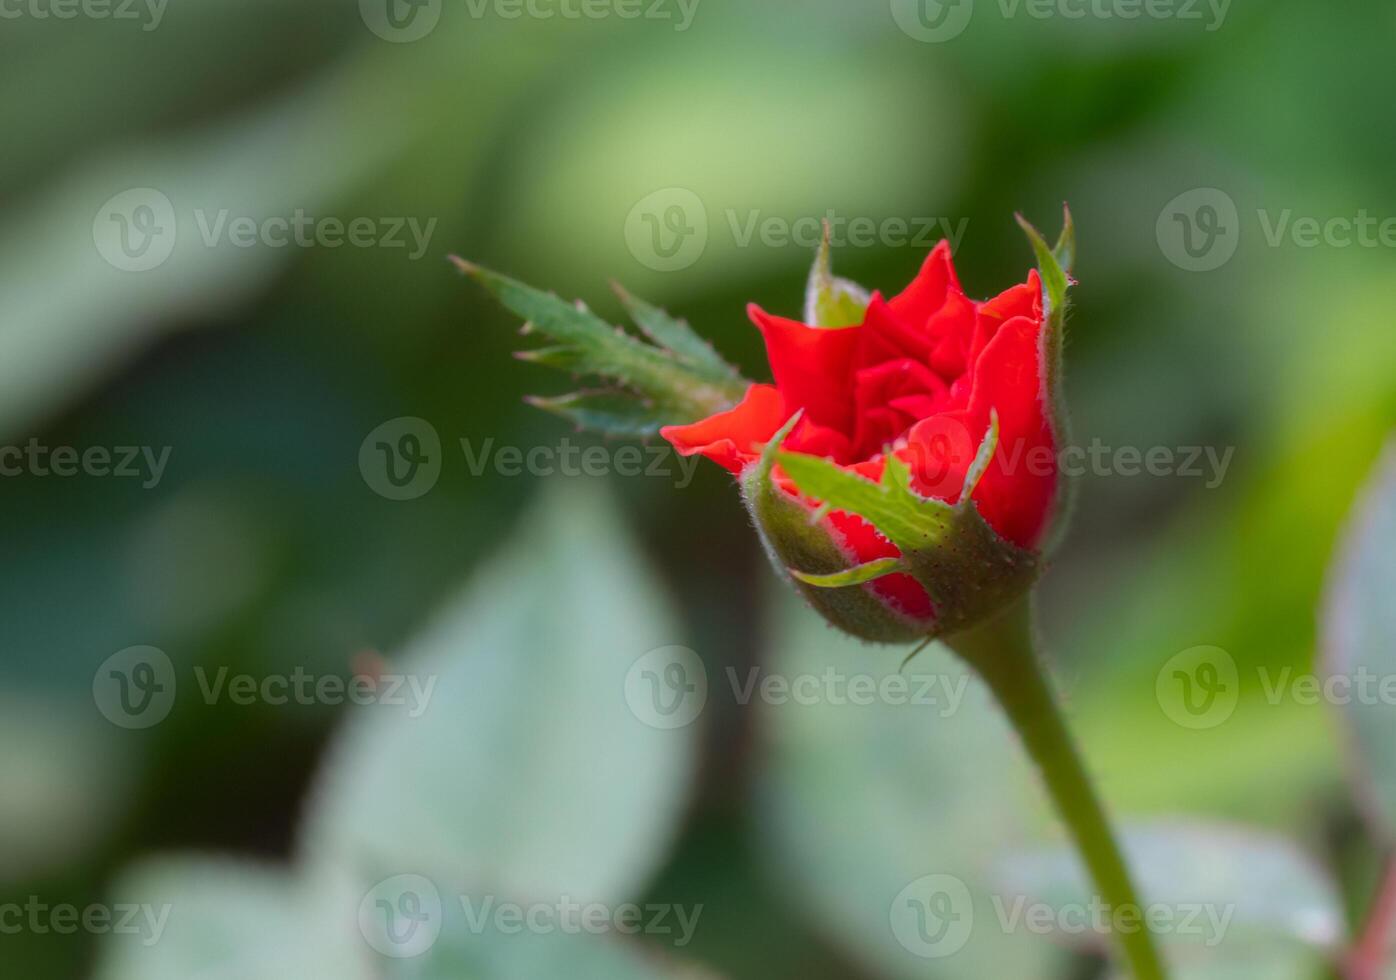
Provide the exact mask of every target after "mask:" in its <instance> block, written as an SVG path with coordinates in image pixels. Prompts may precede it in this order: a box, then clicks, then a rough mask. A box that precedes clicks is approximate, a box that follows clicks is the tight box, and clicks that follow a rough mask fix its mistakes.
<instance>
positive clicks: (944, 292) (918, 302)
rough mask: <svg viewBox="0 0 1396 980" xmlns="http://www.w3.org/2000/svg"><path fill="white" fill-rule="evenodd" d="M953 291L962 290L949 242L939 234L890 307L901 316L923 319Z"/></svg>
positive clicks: (929, 315)
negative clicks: (937, 240)
mask: <svg viewBox="0 0 1396 980" xmlns="http://www.w3.org/2000/svg"><path fill="white" fill-rule="evenodd" d="M952 293H959V294H961V295H963V294H964V290H962V289H961V288H960V280H959V277H958V276H956V275H955V263H954V261H953V260H952V259H951V256H950V242H949V241H948V240H946V239H944V238H942V239H941V240H940V241H939V242H937V243H936V247H935V248H933V249H931V254H930V255H928V256H926V261H925V262H923V263H921V271H920V272H918V273H916V278H915V279H913V280H912V281H911V285H909V286H907V287H906V288H905V289H903V290H902V291H901V292H900V293H898V294H897V295H896V296H895V297H894V298H893V299H892V301H891V304H890V305H891V307H892V309H893V311H894V312H896V313H897V314H898V315H899V316H900V317H902V318H903V319H904V320H906V321H908V322H911V323H925V322H926V321H927V320H928V319H930V318H931V316H932V315H933V314H935V313H936V312H937V311H939V310H940V308H941V306H943V305H944V304H945V300H946V297H947V296H949V295H951V294H952Z"/></svg>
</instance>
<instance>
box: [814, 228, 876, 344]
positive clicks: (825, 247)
mask: <svg viewBox="0 0 1396 980" xmlns="http://www.w3.org/2000/svg"><path fill="white" fill-rule="evenodd" d="M871 301H872V296H871V294H869V292H868V291H867V290H866V289H864V288H863V287H862V286H860V285H858V284H857V283H856V282H853V281H852V280H849V279H840V278H839V277H838V276H835V275H834V270H833V261H832V259H831V258H830V256H829V222H828V221H825V222H824V234H823V236H822V237H821V238H820V240H819V248H818V250H817V251H816V252H815V253H814V265H813V266H812V267H811V268H810V271H809V282H808V284H807V285H806V287H805V322H806V323H808V324H809V325H810V326H812V327H830V328H837V327H853V326H857V325H858V324H860V323H862V322H863V315H864V313H866V312H867V309H868V303H869V302H871Z"/></svg>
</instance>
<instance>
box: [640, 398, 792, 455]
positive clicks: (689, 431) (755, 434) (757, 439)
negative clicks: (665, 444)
mask: <svg viewBox="0 0 1396 980" xmlns="http://www.w3.org/2000/svg"><path fill="white" fill-rule="evenodd" d="M789 415H790V413H789V412H788V411H786V406H785V399H784V398H783V397H781V394H780V392H779V391H777V390H776V388H775V387H774V386H773V385H761V384H754V385H752V386H751V387H750V388H748V389H747V390H746V394H745V395H744V396H743V397H742V400H741V401H740V402H738V403H737V404H736V405H735V406H733V407H732V408H729V409H728V410H727V411H725V412H718V413H717V414H716V415H710V416H709V417H707V418H705V419H702V420H700V421H697V422H693V423H691V424H689V425H666V426H664V427H663V428H662V429H660V430H659V434H660V435H661V436H663V437H664V438H665V439H667V440H668V441H669V444H670V445H672V446H673V447H674V449H675V450H677V451H678V453H679V454H680V455H682V456H692V455H693V454H694V453H702V454H703V455H704V456H706V457H707V458H708V459H710V460H712V461H713V462H714V463H717V464H718V465H719V466H723V467H726V468H727V469H729V470H731V471H732V472H733V473H740V472H741V471H742V469H743V468H744V467H745V466H746V465H747V464H748V463H750V462H752V461H753V460H755V459H757V458H758V457H759V456H760V455H761V448H762V447H763V446H764V445H765V444H766V443H767V442H769V441H770V440H771V437H772V436H774V435H775V434H776V432H778V431H779V430H780V427H781V426H782V425H784V424H785V420H786V419H787V418H789Z"/></svg>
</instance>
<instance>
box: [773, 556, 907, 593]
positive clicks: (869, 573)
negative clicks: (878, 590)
mask: <svg viewBox="0 0 1396 980" xmlns="http://www.w3.org/2000/svg"><path fill="white" fill-rule="evenodd" d="M906 570H907V567H906V563H905V562H903V561H902V560H901V559H900V558H878V559H876V560H875V561H869V562H864V563H863V564H861V565H855V566H854V567H852V568H850V569H848V570H847V571H844V572H833V573H831V574H829V575H811V574H810V573H808V572H801V571H798V570H796V569H794V568H792V569H790V574H791V575H793V576H795V577H796V578H797V579H799V580H800V581H801V582H804V583H805V584H806V585H817V586H819V587H820V588H821V589H838V588H842V587H843V586H845V585H862V584H864V583H865V582H871V581H873V580H874V579H879V578H882V576H884V575H891V574H892V573H893V572H905V571H906Z"/></svg>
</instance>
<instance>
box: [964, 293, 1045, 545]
mask: <svg viewBox="0 0 1396 980" xmlns="http://www.w3.org/2000/svg"><path fill="white" fill-rule="evenodd" d="M1041 332H1042V322H1041V320H1038V319H1033V318H1031V317H1026V316H1020V317H1014V318H1013V319H1012V320H1009V321H1008V322H1006V323H1004V324H1003V325H1002V326H1001V327H999V329H998V330H997V332H996V333H995V334H994V337H993V339H992V340H990V341H989V342H988V344H987V345H986V346H985V348H984V352H983V353H982V354H981V355H980V356H979V360H978V361H977V362H976V363H975V365H974V367H973V369H972V370H973V372H974V388H973V391H972V393H971V394H970V415H971V418H972V419H973V420H974V424H976V425H978V424H982V425H983V426H985V428H987V426H988V420H989V410H990V409H991V408H992V409H993V410H994V411H996V412H997V413H998V419H999V445H998V450H997V451H996V452H995V453H994V458H993V460H992V461H991V462H990V463H989V468H988V470H986V471H985V473H984V478H983V479H982V480H981V481H980V483H979V487H978V489H977V490H976V491H975V493H974V502H975V503H976V504H977V505H978V506H979V512H980V514H982V515H983V517H984V519H985V520H986V521H988V523H989V525H990V526H991V527H993V528H994V530H996V531H997V532H998V533H999V534H1000V535H1002V536H1003V537H1004V538H1006V539H1007V540H1009V541H1012V542H1013V543H1014V544H1017V545H1019V546H1021V547H1024V548H1031V547H1034V546H1036V544H1037V543H1038V540H1039V538H1040V537H1041V536H1042V531H1043V529H1044V527H1045V525H1046V522H1047V516H1048V514H1049V513H1050V511H1051V508H1052V502H1053V499H1054V497H1055V495H1056V490H1057V457H1056V452H1057V447H1056V445H1055V441H1054V439H1053V436H1052V429H1051V423H1050V421H1049V417H1048V406H1046V405H1045V404H1044V401H1043V399H1044V392H1043V389H1042V377H1041V370H1040V365H1041V360H1040V358H1041V355H1040V351H1039V339H1040V336H1041Z"/></svg>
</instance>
